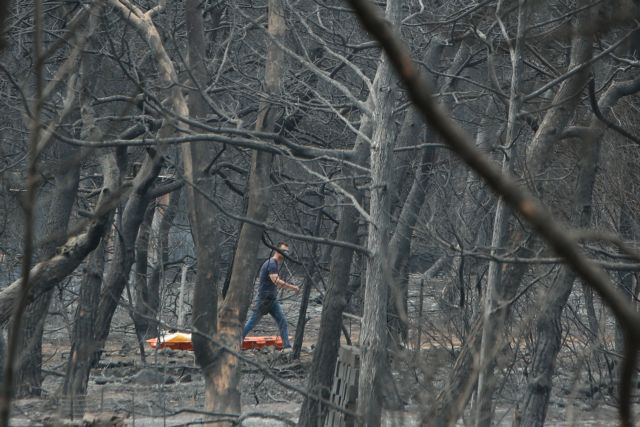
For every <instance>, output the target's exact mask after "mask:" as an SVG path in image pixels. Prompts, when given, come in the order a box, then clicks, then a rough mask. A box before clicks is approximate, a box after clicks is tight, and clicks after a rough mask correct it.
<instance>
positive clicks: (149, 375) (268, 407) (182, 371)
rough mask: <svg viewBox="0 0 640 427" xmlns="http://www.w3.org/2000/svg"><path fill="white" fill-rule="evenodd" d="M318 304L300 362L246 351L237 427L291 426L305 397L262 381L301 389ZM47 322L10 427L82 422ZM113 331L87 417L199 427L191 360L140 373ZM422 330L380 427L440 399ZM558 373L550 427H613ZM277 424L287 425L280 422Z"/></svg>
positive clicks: (509, 400)
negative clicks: (36, 391) (39, 379)
mask: <svg viewBox="0 0 640 427" xmlns="http://www.w3.org/2000/svg"><path fill="white" fill-rule="evenodd" d="M437 294H439V291H438V292H434V293H433V295H431V294H429V293H425V304H424V311H423V315H426V316H432V317H435V316H437V313H438V312H441V311H442V310H443V309H442V307H441V306H439V304H438V301H437V297H438V295H437ZM410 295H411V297H413V298H415V297H416V296H417V289H416V288H415V287H414V288H413V289H412V290H411V292H410ZM316 297H317V295H313V296H312V301H311V302H310V306H309V313H308V323H307V327H306V332H305V341H304V343H303V352H302V355H301V358H300V360H297V361H293V360H290V358H289V357H287V356H286V355H283V354H281V353H280V352H278V351H275V350H273V349H262V350H251V351H245V352H243V354H244V356H246V357H248V358H249V359H250V360H251V361H253V362H257V363H259V364H260V365H261V367H262V368H257V367H255V366H252V365H250V364H248V363H243V364H242V379H241V390H242V404H243V411H242V418H241V419H242V425H246V426H262V425H265V426H268V425H273V426H276V425H287V424H292V423H293V422H295V421H296V420H297V417H298V413H299V408H300V404H301V402H302V400H303V399H302V396H301V395H300V394H299V393H297V392H296V391H294V390H291V389H288V388H286V387H283V386H282V385H280V384H278V383H277V382H276V381H275V380H274V379H272V378H270V377H269V376H267V375H265V372H264V369H268V370H269V372H271V373H272V374H274V375H276V376H277V377H278V378H279V379H281V380H284V381H286V382H287V384H290V385H292V386H295V387H298V388H304V385H305V376H306V373H307V372H308V369H309V365H310V363H311V357H312V351H313V347H314V345H315V340H316V338H317V333H318V327H319V322H320V314H321V309H322V306H321V305H320V304H319V300H316ZM284 305H285V312H286V313H287V315H288V317H289V321H290V325H291V326H290V335H293V334H294V328H295V321H296V319H297V311H298V299H297V298H288V299H286V300H285V301H284ZM411 310H413V311H415V306H413V308H411V307H410V312H411ZM410 314H412V313H410ZM413 314H415V313H413ZM51 323H52V324H48V330H47V331H46V333H45V345H44V368H45V382H44V393H43V396H42V397H41V398H37V399H35V398H33V399H20V400H17V401H15V403H14V411H13V418H12V423H11V425H13V426H38V425H81V423H80V420H78V418H82V417H81V416H77V417H76V419H75V420H74V421H71V420H70V419H63V418H64V417H62V414H63V411H62V408H68V407H69V406H70V405H71V402H65V401H61V400H60V399H59V390H60V388H61V386H62V382H63V374H64V371H65V367H66V362H67V357H68V351H69V340H68V327H67V328H64V327H60V325H56V324H55V322H51ZM114 325H115V327H114V329H113V332H112V333H111V336H110V339H109V342H108V346H107V351H106V353H105V355H104V357H103V359H102V360H101V362H100V364H99V366H98V367H97V368H96V369H94V370H93V371H92V373H91V378H90V381H89V392H88V395H87V398H86V401H85V402H84V405H85V409H86V412H87V413H90V414H94V415H95V414H98V415H102V416H104V417H107V418H108V417H110V416H111V415H113V414H117V415H118V416H119V417H122V418H123V419H124V423H125V424H126V425H130V426H157V425H162V426H183V425H185V426H186V425H198V424H200V421H201V420H202V419H203V415H202V414H201V413H199V411H201V410H202V409H203V407H204V381H203V379H202V376H201V375H200V373H199V369H198V368H197V366H196V364H195V361H194V357H193V353H192V352H189V351H175V350H167V349H162V350H153V349H150V348H146V355H147V363H146V365H145V364H143V363H142V362H141V359H140V356H139V351H138V347H137V343H136V339H135V336H134V333H133V325H132V323H131V321H130V319H129V318H128V315H127V314H126V312H125V311H124V310H122V311H119V312H118V313H117V315H116V317H115V320H114ZM54 326H55V327H54ZM346 327H347V329H348V330H349V333H350V334H351V335H352V338H353V339H354V341H357V336H358V332H359V331H358V325H357V322H356V321H354V320H352V319H348V320H346ZM425 328H426V330H425V332H423V335H422V345H421V347H422V351H421V352H419V353H418V352H417V351H415V350H405V351H403V352H402V353H400V354H399V355H398V356H397V357H396V358H395V361H394V364H393V368H394V376H395V377H396V380H397V383H398V384H400V385H401V386H402V388H401V389H400V390H399V391H400V394H401V396H402V398H403V399H404V401H405V402H406V403H407V413H406V414H405V416H404V417H395V418H394V417H393V416H392V414H387V415H386V420H387V421H386V425H407V426H411V425H417V423H416V420H417V415H416V414H418V413H419V412H420V411H421V410H424V408H425V404H422V403H421V402H426V401H428V399H429V396H433V393H436V392H437V391H438V389H439V388H440V386H441V385H442V376H443V374H444V373H446V371H447V370H448V369H449V368H450V366H451V364H452V361H453V359H452V357H451V352H449V351H448V350H447V349H446V348H443V347H447V345H446V344H443V341H442V340H440V339H438V338H437V334H435V333H431V332H430V331H429V330H428V325H425ZM253 333H255V334H256V335H275V334H277V332H276V327H275V323H274V322H273V321H272V320H271V319H270V318H264V319H263V320H262V321H261V322H260V323H259V325H258V326H257V327H256V329H255V330H254V332H253ZM343 340H344V339H343ZM450 342H451V340H450ZM456 344H458V343H455V342H454V343H453V347H456ZM453 353H455V349H454V351H453ZM565 359H566V360H565ZM572 360H573V359H572V358H571V354H569V355H568V356H566V357H564V358H560V361H559V363H560V366H561V367H563V366H564V365H563V363H567V364H569V363H572ZM425 366H426V367H427V368H426V369H425ZM561 372H563V374H561V375H559V377H558V378H557V379H556V383H554V385H555V387H554V394H553V396H552V400H551V404H550V407H549V415H548V417H547V425H550V426H609V425H611V426H613V425H617V422H616V419H617V416H616V409H615V399H613V398H611V397H610V396H608V395H607V393H606V391H605V390H604V389H603V388H597V387H596V389H594V387H593V385H592V384H586V383H584V381H582V380H581V379H580V378H581V376H580V375H576V374H575V372H576V371H575V369H574V370H572V369H567V370H566V374H564V372H565V371H564V370H561ZM512 377H513V378H514V379H513V380H512V381H509V382H508V383H507V384H505V385H503V387H502V388H501V389H500V390H499V391H498V393H497V403H496V425H500V426H511V425H512V422H513V408H514V406H515V405H514V400H513V399H514V396H518V395H519V394H520V393H522V391H523V390H524V387H526V380H525V379H524V378H523V377H522V376H521V375H518V374H517V373H515V374H513V375H512ZM425 390H426V391H425ZM80 404H81V402H74V403H73V406H74V408H78V406H79V405H80ZM637 412H638V411H636V413H637ZM282 418H284V419H286V420H288V422H284V421H282ZM459 425H465V421H464V420H461V421H460V422H459Z"/></svg>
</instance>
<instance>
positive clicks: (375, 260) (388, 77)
mask: <svg viewBox="0 0 640 427" xmlns="http://www.w3.org/2000/svg"><path fill="white" fill-rule="evenodd" d="M400 13H401V3H400V2H399V1H396V0H389V1H387V10H386V17H387V19H388V20H389V21H390V22H391V23H392V25H396V24H397V23H398V22H399V21H400ZM395 80H396V78H395V76H394V74H393V72H392V68H391V64H390V63H389V61H388V59H387V57H386V55H384V54H383V56H382V59H381V64H380V65H379V66H378V70H377V72H376V76H375V78H374V82H373V89H372V90H373V92H374V103H373V104H374V108H373V114H374V119H373V123H374V125H373V127H374V130H373V137H372V138H371V154H370V155H371V158H370V162H371V164H370V167H371V198H370V201H369V215H370V221H371V222H370V223H369V232H368V242H367V249H368V250H369V253H370V254H369V257H368V259H367V263H366V266H367V271H366V289H365V296H364V310H363V315H362V328H361V332H360V370H361V372H363V373H364V372H366V375H360V377H359V381H358V415H360V416H361V417H362V419H363V420H364V423H365V424H366V425H367V426H377V425H380V423H381V415H382V407H383V395H384V393H385V388H386V387H385V384H384V383H383V381H382V379H383V372H382V371H383V368H384V366H385V365H386V358H387V351H386V350H387V341H388V334H387V298H388V292H389V289H388V287H389V284H390V282H391V280H392V278H391V277H392V276H391V269H390V268H388V257H389V253H388V245H387V243H388V239H389V235H390V229H391V222H390V214H389V213H390V202H391V200H390V195H389V192H388V189H387V187H386V186H387V182H388V181H389V178H390V169H391V165H392V161H393V156H392V153H393V148H394V146H395V142H396V135H394V134H393V130H394V125H393V106H394V104H395V96H394V93H393V92H394V88H395V86H396V82H395ZM386 386H389V384H387V385H386ZM395 409H397V408H395Z"/></svg>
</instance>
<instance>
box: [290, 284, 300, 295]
mask: <svg viewBox="0 0 640 427" xmlns="http://www.w3.org/2000/svg"><path fill="white" fill-rule="evenodd" d="M291 290H292V291H293V292H295V293H296V295H298V294H299V293H300V286H296V285H291Z"/></svg>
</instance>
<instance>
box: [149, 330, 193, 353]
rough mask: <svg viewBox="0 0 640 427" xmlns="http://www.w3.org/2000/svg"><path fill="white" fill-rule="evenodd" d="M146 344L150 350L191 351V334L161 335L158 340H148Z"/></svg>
mask: <svg viewBox="0 0 640 427" xmlns="http://www.w3.org/2000/svg"><path fill="white" fill-rule="evenodd" d="M147 343H149V345H150V346H151V348H170V349H173V350H193V343H192V342H191V334H183V333H182V332H176V333H174V334H167V335H161V336H160V337H159V338H150V339H148V340H147Z"/></svg>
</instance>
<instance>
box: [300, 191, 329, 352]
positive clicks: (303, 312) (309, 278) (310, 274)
mask: <svg viewBox="0 0 640 427" xmlns="http://www.w3.org/2000/svg"><path fill="white" fill-rule="evenodd" d="M323 203H324V197H323V196H321V197H319V203H318V206H321V205H322V204H323ZM322 216H323V214H322V209H319V210H318V213H317V214H316V220H315V224H314V227H313V235H314V236H318V235H320V226H321V225H322ZM317 254H318V243H316V242H313V243H312V244H311V250H310V257H311V259H312V260H313V263H312V264H311V266H310V268H308V269H307V275H306V277H305V281H304V284H303V287H302V298H301V301H300V310H299V311H298V322H297V324H296V334H295V337H294V339H293V358H294V359H299V358H300V351H301V349H302V341H303V340H304V329H305V326H306V324H307V308H308V306H309V296H310V295H311V288H312V287H313V281H314V278H315V277H316V273H319V272H316V269H315V265H316V257H317Z"/></svg>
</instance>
